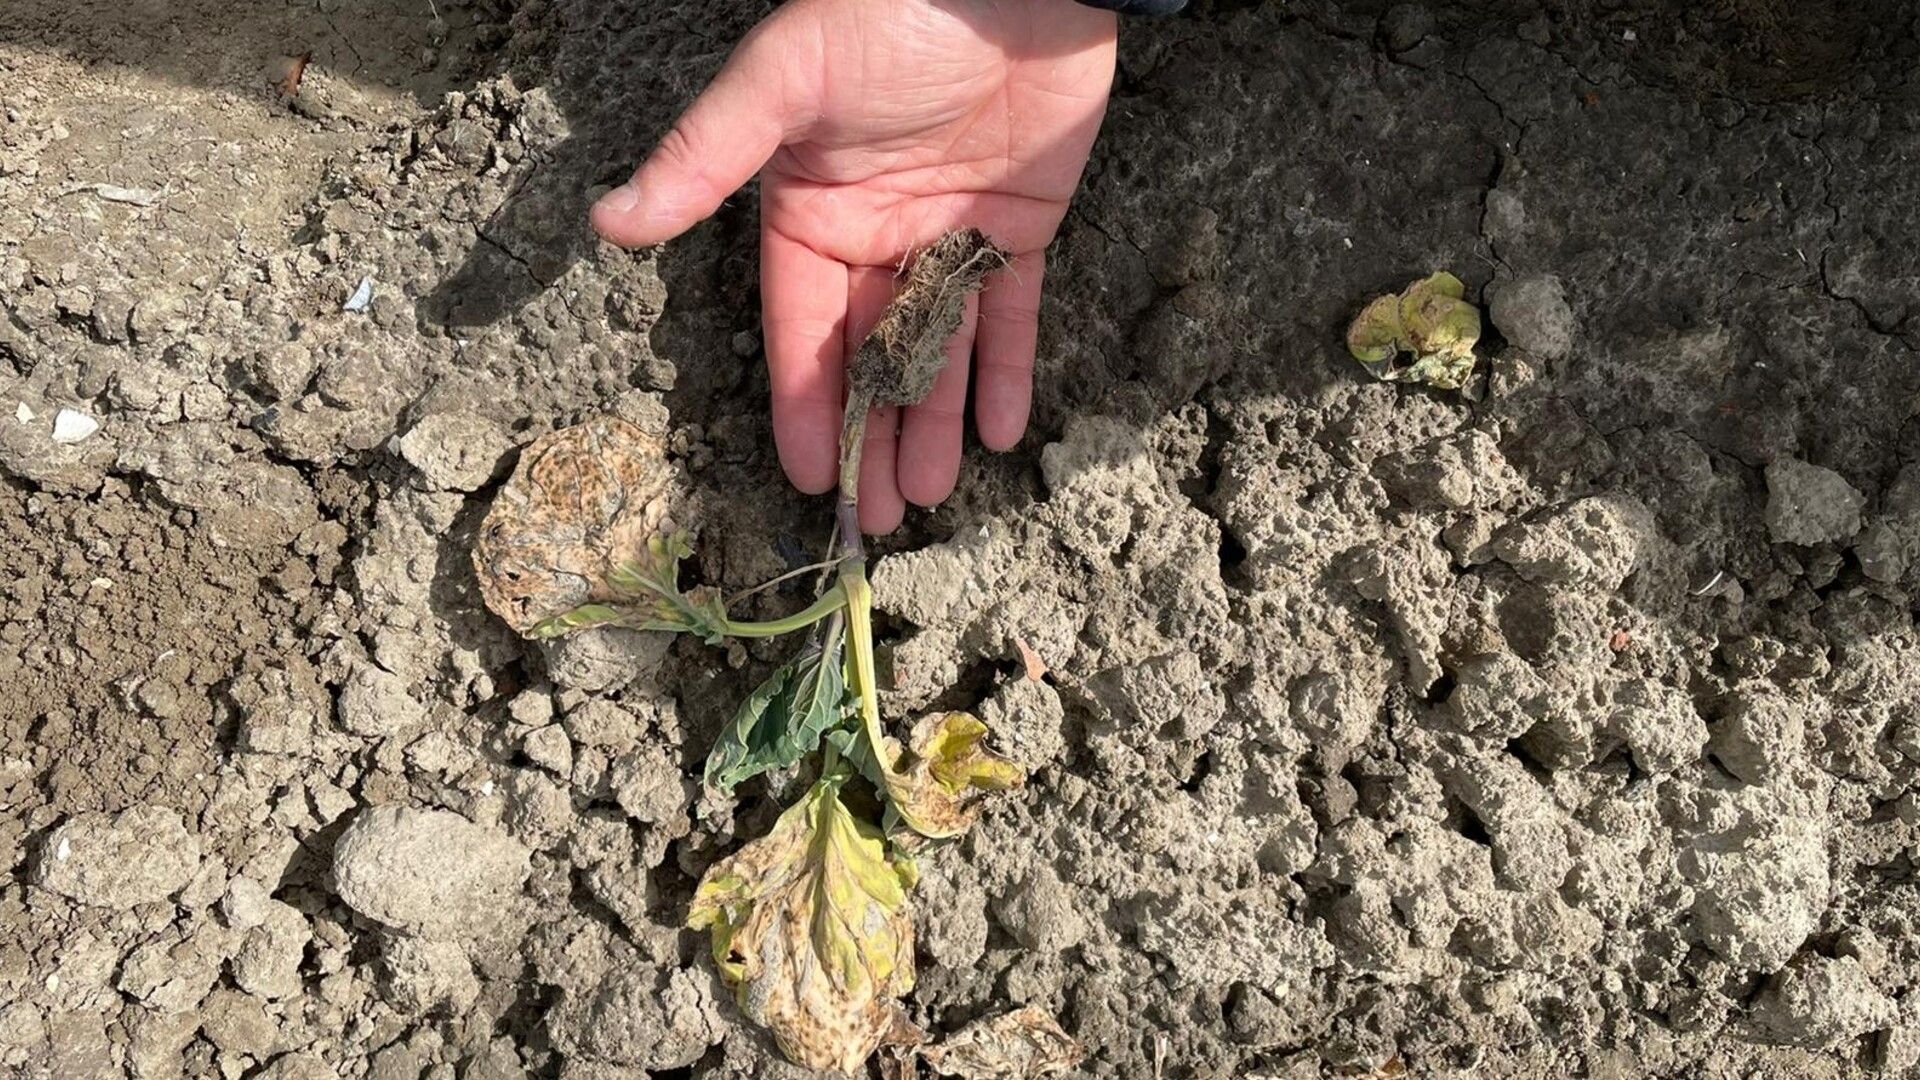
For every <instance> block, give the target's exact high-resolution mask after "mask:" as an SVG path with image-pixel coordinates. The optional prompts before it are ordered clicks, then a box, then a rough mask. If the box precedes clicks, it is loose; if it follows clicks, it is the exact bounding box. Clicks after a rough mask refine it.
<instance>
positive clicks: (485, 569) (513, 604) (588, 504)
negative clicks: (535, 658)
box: [473, 417, 680, 634]
mask: <svg viewBox="0 0 1920 1080" xmlns="http://www.w3.org/2000/svg"><path fill="white" fill-rule="evenodd" d="M679 491H680V485H679V477H678V471H677V470H676V468H675V466H674V465H673V463H672V462H671V461H669V460H668V459H667V448H666V444H665V443H664V442H663V441H662V440H660V439H658V438H655V437H654V436H651V435H649V434H647V433H646V432H644V431H642V430H640V429H639V428H637V427H635V426H634V425H632V424H629V423H627V422H626V421H624V420H619V419H616V418H613V417H600V418H597V419H594V420H592V421H589V422H587V423H584V424H578V425H575V426H573V427H569V428H563V429H561V430H559V431H555V432H553V433H551V434H548V435H543V436H541V437H540V438H538V439H535V440H534V441H533V443H532V444H531V445H529V446H528V447H527V448H526V449H525V450H524V451H522V452H521V454H520V462H519V464H518V465H517V466H516V467H515V468H514V470H513V475H512V476H511V477H510V478H508V480H507V483H506V485H505V486H504V487H502V488H501V489H500V493H499V494H498V495H497V496H496V497H495V498H494V500H493V507H492V509H491V510H489V511H488V513H487V517H486V521H485V522H483V523H482V524H481V526H480V535H479V539H478V541H477V542H476V543H475V545H474V550H473V567H474V570H475V572H476V573H477V574H478V575H479V579H480V595H481V596H482V597H483V598H484V599H485V600H486V603H487V607H489V608H491V609H492V610H493V612H494V613H495V614H496V615H499V616H500V618H502V619H503V620H505V621H506V623H507V624H508V625H509V626H511V627H513V628H514V630H516V631H518V632H520V633H522V634H527V633H531V632H533V630H534V629H535V628H536V627H538V626H539V625H540V624H541V623H542V622H544V621H545V620H548V619H553V618H557V617H559V616H563V615H566V614H568V613H570V612H573V611H574V610H575V609H577V608H580V607H581V606H582V605H586V604H590V603H595V602H604V601H609V600H613V599H616V598H617V595H618V594H617V591H616V589H615V587H614V579H615V576H616V572H617V571H619V570H620V568H621V567H623V566H625V565H627V564H629V563H631V562H632V561H633V560H636V559H641V560H645V559H646V557H647V554H648V552H649V541H652V540H656V539H658V538H660V537H662V536H665V535H669V534H670V533H671V532H672V529H673V522H672V511H673V505H674V502H675V500H676V499H677V498H678V497H679Z"/></svg>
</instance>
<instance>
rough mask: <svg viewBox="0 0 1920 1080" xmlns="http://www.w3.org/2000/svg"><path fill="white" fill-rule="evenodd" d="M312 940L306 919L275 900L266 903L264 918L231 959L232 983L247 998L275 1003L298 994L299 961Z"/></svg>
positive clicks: (248, 932)
mask: <svg viewBox="0 0 1920 1080" xmlns="http://www.w3.org/2000/svg"><path fill="white" fill-rule="evenodd" d="M311 937H312V934H311V931H310V929H309V927H308V926H307V918H306V916H304V915H302V914H300V911H299V909H298V908H295V907H293V906H292V905H291V904H284V903H281V902H280V901H278V900H269V901H267V909H266V914H265V918H264V919H263V920H262V921H261V923H260V925H258V926H256V927H254V928H253V929H252V930H249V931H247V937H246V940H245V941H243V942H242V943H241V945H240V951H239V952H238V953H237V954H235V955H234V958H233V981H234V983H235V984H236V985H238V986H239V987H240V989H242V990H245V991H246V992H248V993H250V994H255V995H258V996H260V997H263V998H266V999H267V1000H269V1001H277V1000H279V999H281V998H288V997H293V996H294V995H296V994H298V993H300V991H301V989H302V987H301V982H300V961H301V960H302V959H303V958H304V957H305V955H306V949H307V942H308V940H310V939H311Z"/></svg>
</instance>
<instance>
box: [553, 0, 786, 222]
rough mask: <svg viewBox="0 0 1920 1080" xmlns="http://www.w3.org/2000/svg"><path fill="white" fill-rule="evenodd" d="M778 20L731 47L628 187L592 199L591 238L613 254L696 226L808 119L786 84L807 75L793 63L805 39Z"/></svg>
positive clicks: (762, 26)
mask: <svg viewBox="0 0 1920 1080" xmlns="http://www.w3.org/2000/svg"><path fill="white" fill-rule="evenodd" d="M791 22H792V20H791V19H782V18H780V17H779V16H778V15H776V16H775V17H773V18H771V19H769V20H767V21H766V22H764V23H761V24H760V25H759V26H757V27H755V28H754V29H753V31H752V32H751V33H749V34H748V35H747V36H746V38H745V39H744V40H742V41H741V42H740V45H739V47H738V48H736V49H735V50H734V51H733V55H732V56H731V57H729V58H728V60H727V63H726V66H725V67H723V68H721V69H720V74H719V75H716V76H715V77H714V80H713V83H712V85H710V86H708V87H707V89H706V91H705V92H703V93H702V94H701V95H700V96H699V97H698V98H696V99H695V100H694V103H693V104H692V105H691V106H689V107H688V108H687V111H686V112H685V113H683V114H681V116H680V119H679V120H677V121H675V122H674V125H673V130H671V131H669V132H667V134H666V137H664V138H662V139H661V140H660V145H659V146H657V147H655V148H654V150H653V153H652V154H651V155H649V156H648V158H647V160H646V161H645V162H644V163H643V164H642V165H641V166H640V168H639V169H638V170H637V171H635V172H634V174H633V179H631V180H628V181H627V182H626V183H624V184H622V185H620V186H619V187H617V188H614V189H613V190H612V191H609V192H607V193H606V194H605V195H603V196H601V197H600V201H599V202H597V203H595V204H594V206H593V212H592V215H591V216H592V221H593V228H594V231H595V232H597V233H599V234H600V235H601V236H602V237H604V238H605V239H607V240H608V241H610V242H612V243H615V244H619V245H620V246H621V247H629V248H633V247H646V246H648V245H650V244H659V243H664V242H665V241H668V240H671V239H673V238H674V237H676V236H679V235H680V234H681V233H683V232H686V231H687V230H688V229H690V228H692V227H693V226H694V225H696V224H698V223H699V222H701V221H702V220H704V219H706V218H707V217H709V216H710V215H712V214H713V212H714V211H715V210H718V209H719V208H720V203H721V202H722V200H724V199H726V197H727V196H729V195H731V194H733V193H734V192H735V191H738V190H739V189H740V188H741V186H742V185H744V184H745V183H746V182H747V181H748V180H751V179H753V175H754V174H755V173H757V172H759V171H760V167H761V166H762V165H765V164H766V163H767V159H768V158H770V157H772V156H773V152H774V151H775V150H778V149H779V148H780V144H781V143H782V142H784V141H786V140H787V138H788V137H789V135H790V134H797V133H798V131H799V129H800V128H802V127H803V126H804V125H805V123H806V122H807V120H808V119H809V118H810V116H811V115H812V109H811V107H810V105H809V104H808V102H807V98H808V97H809V96H810V95H808V94H806V93H805V92H804V91H803V90H802V88H801V87H800V86H799V85H797V83H796V76H797V75H799V74H802V73H805V72H810V71H815V70H817V68H816V67H815V66H814V65H811V64H809V63H807V62H806V58H805V57H802V56H799V55H797V54H798V52H799V50H800V49H802V48H804V47H805V46H804V45H802V44H801V43H802V42H804V41H805V40H806V39H807V38H808V37H810V36H812V35H808V34H804V33H795V32H794V27H792V26H790V25H788V24H789V23H791Z"/></svg>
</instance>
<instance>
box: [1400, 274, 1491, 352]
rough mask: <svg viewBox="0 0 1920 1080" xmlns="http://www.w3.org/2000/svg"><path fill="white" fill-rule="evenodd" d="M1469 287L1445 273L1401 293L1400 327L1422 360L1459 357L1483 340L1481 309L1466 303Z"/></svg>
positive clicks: (1417, 283) (1418, 283)
mask: <svg viewBox="0 0 1920 1080" xmlns="http://www.w3.org/2000/svg"><path fill="white" fill-rule="evenodd" d="M1465 295H1466V286H1464V285H1462V284H1461V283H1460V279H1459V278H1457V277H1454V276H1453V275H1452V274H1449V273H1447V272H1446V271H1445V270H1442V271H1440V272H1439V273H1437V274H1434V275H1433V276H1431V277H1428V278H1426V279H1425V280H1422V281H1417V282H1414V283H1413V284H1412V285H1411V286H1409V287H1408V288H1407V291H1406V292H1404V293H1401V294H1400V324H1401V326H1402V327H1403V328H1404V329H1405V332H1406V338H1407V344H1408V345H1409V346H1410V348H1411V351H1412V352H1413V353H1414V354H1415V355H1416V356H1419V357H1422V358H1424V357H1428V356H1437V355H1448V356H1454V355H1458V354H1459V353H1461V352H1463V351H1471V350H1472V348H1473V346H1474V343H1475V342H1477V341H1479V340H1480V309H1478V308H1476V307H1474V306H1473V305H1472V304H1469V303H1467V302H1466V300H1465V299H1463V297H1465Z"/></svg>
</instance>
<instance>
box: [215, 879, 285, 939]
mask: <svg viewBox="0 0 1920 1080" xmlns="http://www.w3.org/2000/svg"><path fill="white" fill-rule="evenodd" d="M274 902H275V901H274V899H273V895H272V894H271V893H269V892H268V891H267V887H266V886H265V885H262V884H260V883H259V882H258V881H255V880H253V879H252V878H250V877H247V876H245V875H244V874H243V875H241V876H239V877H236V878H234V879H233V880H232V881H231V882H229V883H228V885H227V895H226V896H225V897H224V898H223V899H222V900H221V901H220V911H221V913H222V914H224V915H226V917H227V924H228V925H229V926H232V927H234V928H236V929H239V930H251V929H253V928H254V927H256V926H259V925H260V924H261V923H263V922H265V921H266V918H267V905H268V904H271V903H274Z"/></svg>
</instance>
